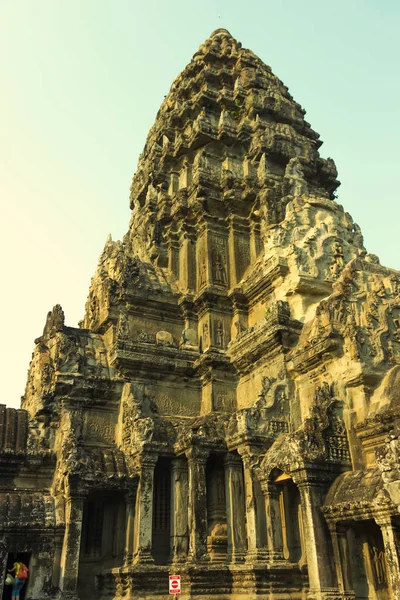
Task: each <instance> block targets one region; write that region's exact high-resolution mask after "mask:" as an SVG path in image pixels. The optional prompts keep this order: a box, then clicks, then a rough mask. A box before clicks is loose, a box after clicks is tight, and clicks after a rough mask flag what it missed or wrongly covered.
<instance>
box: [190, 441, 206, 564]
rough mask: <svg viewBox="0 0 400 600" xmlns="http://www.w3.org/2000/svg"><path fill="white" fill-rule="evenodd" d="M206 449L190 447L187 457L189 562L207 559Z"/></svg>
mask: <svg viewBox="0 0 400 600" xmlns="http://www.w3.org/2000/svg"><path fill="white" fill-rule="evenodd" d="M208 454H209V452H208V450H203V449H200V448H190V449H189V450H188V451H187V452H186V456H187V459H188V473H189V493H188V502H189V505H188V521H189V536H190V537H189V555H188V560H189V561H191V562H196V561H201V560H208V554H207V489H206V462H207V457H208Z"/></svg>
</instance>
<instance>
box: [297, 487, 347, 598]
mask: <svg viewBox="0 0 400 600" xmlns="http://www.w3.org/2000/svg"><path fill="white" fill-rule="evenodd" d="M298 487H299V491H300V497H301V509H302V514H303V527H304V539H305V543H306V554H307V565H308V578H309V583H310V597H312V598H313V600H314V599H315V600H320V599H322V598H324V594H323V590H337V587H336V581H335V577H334V576H333V564H332V560H331V558H332V556H331V553H332V550H331V547H330V544H329V537H328V536H329V532H328V530H327V526H326V524H325V521H324V518H323V516H322V513H321V510H320V507H321V506H322V505H323V503H324V498H325V486H323V485H320V484H318V483H310V482H308V481H305V482H301V483H299V484H298Z"/></svg>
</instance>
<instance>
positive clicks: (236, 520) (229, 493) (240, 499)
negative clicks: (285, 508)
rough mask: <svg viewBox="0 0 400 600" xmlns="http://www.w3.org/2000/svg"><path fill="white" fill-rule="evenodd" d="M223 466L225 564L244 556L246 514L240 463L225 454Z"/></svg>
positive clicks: (235, 456) (230, 455) (238, 458)
mask: <svg viewBox="0 0 400 600" xmlns="http://www.w3.org/2000/svg"><path fill="white" fill-rule="evenodd" d="M224 466H225V497H226V523H227V535H228V555H227V562H233V563H236V562H242V561H243V560H244V558H245V555H246V514H245V496H244V481H243V469H242V461H241V459H240V457H239V456H237V455H236V454H227V455H226V456H225V459H224Z"/></svg>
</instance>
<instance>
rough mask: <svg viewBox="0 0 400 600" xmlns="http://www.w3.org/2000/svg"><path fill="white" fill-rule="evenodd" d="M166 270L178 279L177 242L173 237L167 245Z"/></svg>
mask: <svg viewBox="0 0 400 600" xmlns="http://www.w3.org/2000/svg"><path fill="white" fill-rule="evenodd" d="M168 269H169V271H171V272H172V273H173V274H174V275H175V277H176V278H177V279H178V278H179V242H178V240H177V239H175V236H174V239H171V240H170V241H169V244H168Z"/></svg>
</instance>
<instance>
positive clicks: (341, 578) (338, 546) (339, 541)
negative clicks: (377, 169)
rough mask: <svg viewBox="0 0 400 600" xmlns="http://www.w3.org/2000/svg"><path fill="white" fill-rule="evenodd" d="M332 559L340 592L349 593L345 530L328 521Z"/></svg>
mask: <svg viewBox="0 0 400 600" xmlns="http://www.w3.org/2000/svg"><path fill="white" fill-rule="evenodd" d="M328 524H329V530H330V532H331V538H332V546H333V557H334V561H335V568H336V577H337V583H338V588H339V591H340V592H351V591H352V589H353V582H352V577H351V570H350V556H349V546H348V543H347V535H346V532H347V528H346V527H343V526H340V525H337V523H334V522H332V521H330V522H329V523H328Z"/></svg>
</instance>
